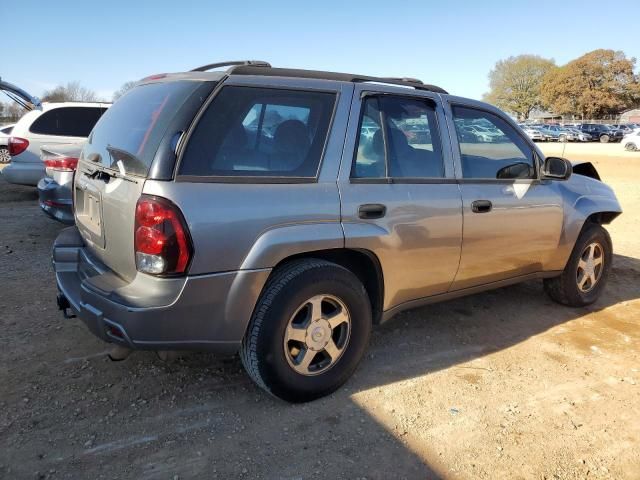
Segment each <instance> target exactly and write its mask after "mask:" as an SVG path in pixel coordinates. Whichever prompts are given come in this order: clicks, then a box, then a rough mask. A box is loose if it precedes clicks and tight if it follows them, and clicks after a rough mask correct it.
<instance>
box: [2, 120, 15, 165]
mask: <svg viewBox="0 0 640 480" xmlns="http://www.w3.org/2000/svg"><path fill="white" fill-rule="evenodd" d="M11 130H13V125H5V126H4V127H2V128H0V163H9V162H10V161H11V155H9V137H10V136H11Z"/></svg>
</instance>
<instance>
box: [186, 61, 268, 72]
mask: <svg viewBox="0 0 640 480" xmlns="http://www.w3.org/2000/svg"><path fill="white" fill-rule="evenodd" d="M236 65H251V66H253V67H271V64H270V63H269V62H265V61H262V60H231V61H228V62H218V63H210V64H208V65H203V66H202V67H198V68H194V69H193V70H191V71H192V72H206V71H207V70H213V69H214V68H220V67H233V66H236Z"/></svg>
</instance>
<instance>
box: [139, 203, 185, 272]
mask: <svg viewBox="0 0 640 480" xmlns="http://www.w3.org/2000/svg"><path fill="white" fill-rule="evenodd" d="M134 250H135V255H136V268H137V269H138V271H139V272H143V273H148V274H150V275H180V274H184V273H185V272H186V271H187V267H188V266H189V262H190V261H191V256H192V253H193V247H192V245H191V239H190V237H189V231H188V230H187V227H186V224H185V222H184V218H183V217H182V213H181V212H180V210H179V209H178V207H176V206H175V205H174V204H173V203H171V202H170V201H169V200H167V199H165V198H162V197H156V196H150V195H142V196H141V197H140V199H139V200H138V204H137V205H136V224H135V233H134Z"/></svg>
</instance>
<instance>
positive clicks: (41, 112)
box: [2, 102, 109, 186]
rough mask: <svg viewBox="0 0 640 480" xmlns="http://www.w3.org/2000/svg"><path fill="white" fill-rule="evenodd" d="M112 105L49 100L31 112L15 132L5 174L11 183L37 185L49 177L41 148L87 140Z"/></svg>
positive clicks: (10, 142)
mask: <svg viewBox="0 0 640 480" xmlns="http://www.w3.org/2000/svg"><path fill="white" fill-rule="evenodd" d="M108 107H109V104H105V103H82V102H64V103H45V104H43V105H42V109H34V110H31V111H30V112H27V113H26V114H25V115H23V117H22V118H21V119H20V120H19V121H18V123H16V125H15V126H14V127H13V132H11V138H10V139H9V153H10V155H11V163H10V164H9V165H8V166H7V167H6V168H5V169H4V170H3V171H2V175H3V176H4V177H5V179H6V180H7V181H8V182H9V183H17V184H21V185H33V186H35V185H37V184H38V181H39V180H40V179H41V178H42V177H44V176H45V167H44V164H43V163H42V160H41V158H40V148H41V147H42V146H43V145H55V144H60V143H74V142H78V141H83V140H84V139H86V138H87V136H88V135H89V132H91V129H92V128H93V126H94V125H95V124H96V122H97V121H98V119H99V118H100V116H101V115H102V114H103V113H104V112H105V111H106V110H107V108H108Z"/></svg>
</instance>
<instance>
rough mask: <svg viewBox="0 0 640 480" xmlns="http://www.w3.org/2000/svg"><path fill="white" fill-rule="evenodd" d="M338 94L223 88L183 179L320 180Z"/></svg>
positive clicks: (199, 130) (192, 144)
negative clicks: (323, 154) (318, 174)
mask: <svg viewBox="0 0 640 480" xmlns="http://www.w3.org/2000/svg"><path fill="white" fill-rule="evenodd" d="M334 102H335V95H334V94H332V93H323V92H307V91H297V90H281V89H269V88H253V87H233V86H229V87H224V88H223V89H222V90H221V91H220V93H219V94H218V95H217V96H216V98H215V99H214V100H213V101H212V102H211V105H209V108H208V109H207V111H206V112H205V113H204V115H203V116H202V118H201V119H200V121H199V123H198V125H197V126H196V128H195V130H194V132H193V134H192V135H191V138H190V140H189V144H188V145H187V147H186V150H185V153H184V156H183V159H182V162H181V165H180V172H179V173H180V174H181V175H198V176H285V177H315V176H316V173H317V171H318V165H319V163H320V157H321V156H322V151H323V148H324V144H325V140H326V138H327V133H328V130H329V123H330V121H331V115H332V112H333V106H334Z"/></svg>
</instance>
